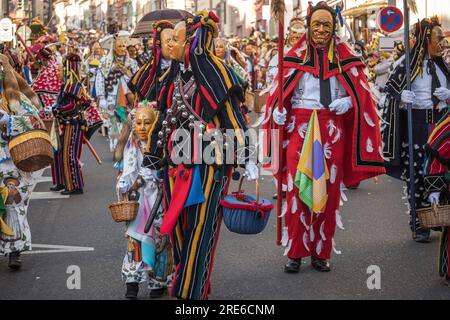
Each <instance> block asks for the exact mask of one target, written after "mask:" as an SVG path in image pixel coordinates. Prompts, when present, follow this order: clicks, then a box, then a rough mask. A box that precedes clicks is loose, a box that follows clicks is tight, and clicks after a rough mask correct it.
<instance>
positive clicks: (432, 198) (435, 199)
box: [428, 192, 440, 204]
mask: <svg viewBox="0 0 450 320" xmlns="http://www.w3.org/2000/svg"><path fill="white" fill-rule="evenodd" d="M439 195H440V192H432V193H430V195H429V196H428V202H430V203H431V204H439Z"/></svg>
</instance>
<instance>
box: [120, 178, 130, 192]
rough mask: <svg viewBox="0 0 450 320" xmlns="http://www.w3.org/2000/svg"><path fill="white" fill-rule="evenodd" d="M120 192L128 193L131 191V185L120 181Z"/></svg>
mask: <svg viewBox="0 0 450 320" xmlns="http://www.w3.org/2000/svg"><path fill="white" fill-rule="evenodd" d="M118 185H119V192H120V193H127V192H128V190H129V189H130V184H129V183H128V182H127V181H124V180H119V184H118Z"/></svg>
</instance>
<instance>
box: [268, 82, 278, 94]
mask: <svg viewBox="0 0 450 320" xmlns="http://www.w3.org/2000/svg"><path fill="white" fill-rule="evenodd" d="M277 88H278V80H275V81H274V82H273V84H272V86H271V87H270V95H271V96H273V94H274V93H275V90H276V89H277Z"/></svg>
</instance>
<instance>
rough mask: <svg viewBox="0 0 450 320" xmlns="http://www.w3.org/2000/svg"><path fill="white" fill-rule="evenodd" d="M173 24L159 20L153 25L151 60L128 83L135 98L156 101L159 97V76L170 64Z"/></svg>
mask: <svg viewBox="0 0 450 320" xmlns="http://www.w3.org/2000/svg"><path fill="white" fill-rule="evenodd" d="M173 27H174V26H173V24H172V23H171V22H169V21H165V20H161V21H158V22H156V23H155V24H154V25H153V37H152V39H153V43H152V47H151V49H152V54H151V60H150V61H149V62H147V63H146V64H144V65H143V66H142V67H141V68H140V69H139V70H138V72H136V74H134V75H133V77H132V79H131V81H130V82H129V83H128V87H129V88H130V90H131V91H132V92H133V93H134V94H135V95H136V96H137V99H138V100H140V101H142V100H148V101H156V100H157V99H158V97H159V91H160V88H161V83H160V81H159V78H160V77H161V76H162V75H163V74H164V73H165V72H166V71H167V69H169V67H170V64H171V59H170V52H169V42H170V40H171V38H172V32H173Z"/></svg>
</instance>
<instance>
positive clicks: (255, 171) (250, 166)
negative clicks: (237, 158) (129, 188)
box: [244, 161, 259, 181]
mask: <svg viewBox="0 0 450 320" xmlns="http://www.w3.org/2000/svg"><path fill="white" fill-rule="evenodd" d="M244 174H245V175H246V176H247V180H248V181H252V180H256V179H258V178H259V168H258V166H257V165H256V164H255V163H254V162H253V161H249V162H247V164H246V165H245V173H244Z"/></svg>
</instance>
